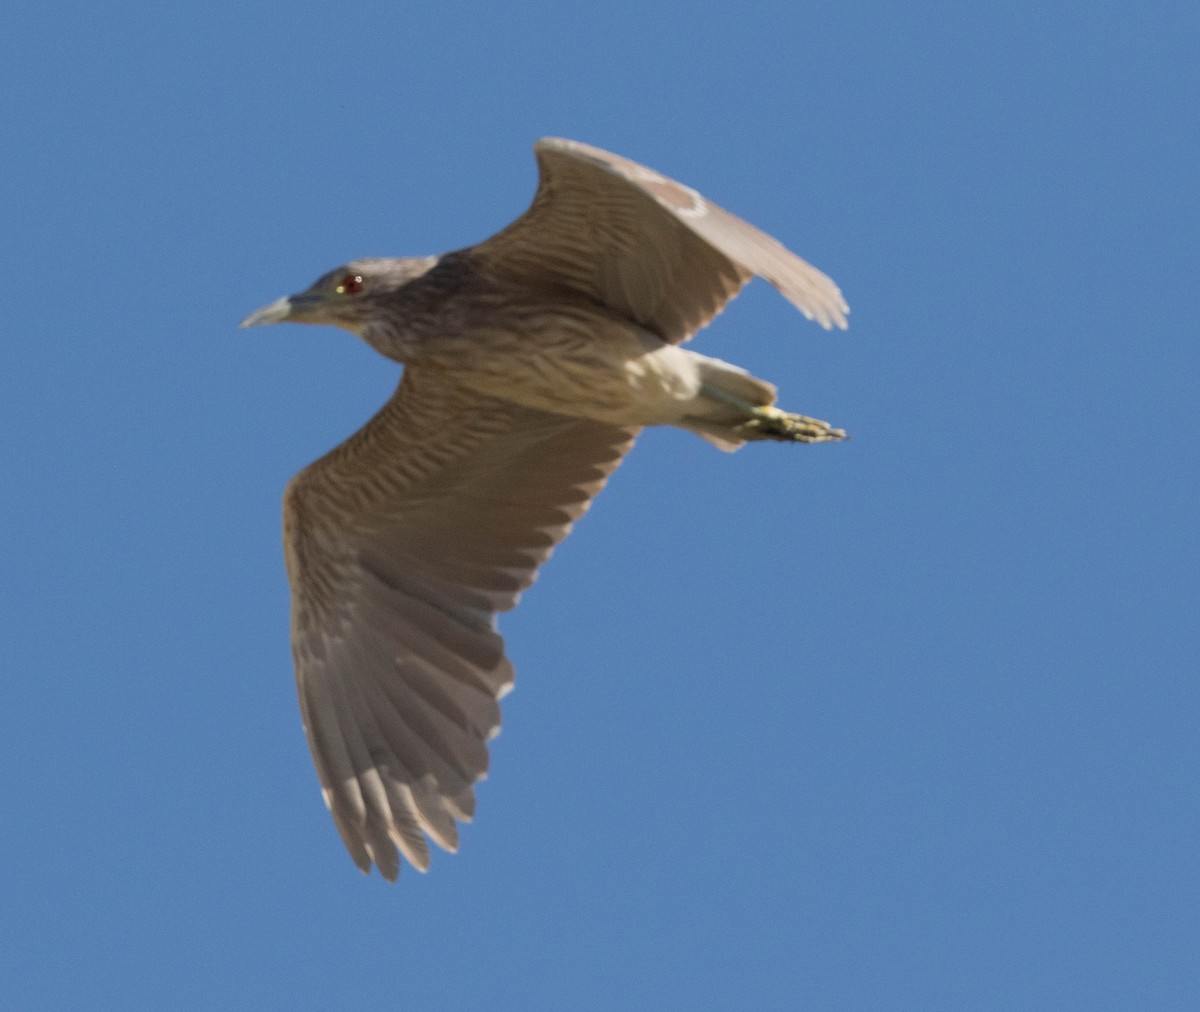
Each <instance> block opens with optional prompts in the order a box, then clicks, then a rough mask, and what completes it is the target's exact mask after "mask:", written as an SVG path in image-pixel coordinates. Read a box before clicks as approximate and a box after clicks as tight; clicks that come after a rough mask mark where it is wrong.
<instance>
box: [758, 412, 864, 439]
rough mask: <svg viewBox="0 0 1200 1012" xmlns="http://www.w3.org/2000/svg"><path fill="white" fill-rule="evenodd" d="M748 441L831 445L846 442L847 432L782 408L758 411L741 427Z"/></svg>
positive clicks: (817, 419)
mask: <svg viewBox="0 0 1200 1012" xmlns="http://www.w3.org/2000/svg"><path fill="white" fill-rule="evenodd" d="M738 430H739V432H740V433H742V434H744V437H745V438H746V439H778V440H784V441H789V442H794V443H831V442H836V441H837V440H839V439H845V438H846V430H845V429H835V428H834V427H833V426H832V425H830V424H829V423H828V422H823V421H821V420H820V419H819V418H809V417H808V416H807V415H794V414H792V413H791V412H790V411H781V410H780V409H779V408H755V410H754V417H753V418H751V419H750V420H749V421H747V422H744V423H743V424H742V425H740V426H738Z"/></svg>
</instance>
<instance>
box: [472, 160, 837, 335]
mask: <svg viewBox="0 0 1200 1012" xmlns="http://www.w3.org/2000/svg"><path fill="white" fill-rule="evenodd" d="M534 152H535V153H536V155H537V160H538V167H539V169H540V172H541V177H540V181H539V184H538V189H537V193H536V194H535V195H534V198H533V204H532V205H531V206H530V208H529V210H528V211H526V212H525V213H524V214H523V215H522V216H521V217H520V218H518V219H517V220H516V221H514V222H513V223H512V224H511V225H509V226H508V228H506V229H504V230H503V231H502V232H499V233H498V234H496V235H495V236H493V237H492V238H491V239H488V240H487V241H486V242H483V243H480V244H479V245H478V246H475V247H474V248H473V249H472V250H471V251H470V252H471V253H472V254H473V255H474V256H475V258H476V259H477V262H478V263H479V264H480V265H481V266H482V267H483V268H484V269H485V270H490V271H492V272H494V273H497V274H501V275H505V276H508V277H513V278H518V279H521V280H525V281H531V282H535V283H542V284H545V283H556V284H561V285H565V286H567V287H570V288H573V289H576V290H577V291H580V292H583V293H585V294H586V295H589V296H591V297H592V298H595V299H598V300H599V301H601V302H603V303H605V304H606V305H608V306H611V307H612V308H614V309H616V310H617V311H619V312H621V313H624V314H625V315H626V316H628V317H630V318H631V319H633V320H636V321H637V322H638V323H640V324H642V325H643V326H646V327H648V328H650V329H651V330H653V331H655V332H656V333H657V334H659V335H660V336H661V337H662V338H663V339H664V340H667V341H670V342H673V343H679V342H681V341H686V340H687V339H688V338H689V337H691V336H692V334H694V333H695V332H696V331H697V330H699V329H700V328H701V327H702V326H704V325H705V324H706V323H708V322H709V320H711V319H712V318H713V317H714V316H715V315H716V314H717V313H719V312H720V311H721V309H722V307H724V305H725V303H726V302H728V301H729V300H730V299H731V298H733V297H734V296H735V295H736V294H737V293H738V291H739V290H740V289H741V287H742V285H744V284H745V283H746V282H747V281H749V280H750V278H751V277H753V276H754V275H758V276H760V277H762V278H765V279H766V280H767V281H769V282H771V284H773V285H774V286H775V287H776V288H778V289H779V291H780V292H781V293H782V294H783V295H784V296H785V297H786V298H787V299H788V300H789V301H790V302H791V303H792V304H793V305H795V306H796V308H798V309H799V310H800V311H801V312H802V313H804V315H805V316H807V317H808V318H809V319H810V320H811V319H815V320H816V321H817V322H818V323H820V324H821V326H823V327H825V328H829V327H831V326H835V325H836V326H838V327H843V328H844V327H845V326H846V315H845V314H846V313H847V312H849V309H848V307H847V306H846V302H845V300H844V299H843V298H842V293H841V292H840V291H839V290H838V287H837V285H835V284H834V283H833V281H831V280H830V279H829V278H828V277H826V276H825V275H824V274H822V273H821V272H820V271H819V270H817V269H816V268H815V267H813V266H812V265H811V264H809V263H806V262H805V261H804V260H801V259H800V258H799V257H798V256H796V255H795V254H794V253H792V252H791V251H789V250H788V249H786V248H785V247H784V246H782V245H781V244H780V243H779V242H777V241H776V240H774V239H772V238H771V237H770V236H769V235H767V234H766V233H765V232H761V231H759V230H758V229H757V228H755V227H754V226H753V225H751V224H749V223H747V222H745V221H742V219H741V218H738V217H736V216H735V215H732V214H730V213H729V212H728V211H726V210H724V209H722V208H720V207H718V206H717V205H716V204H713V203H711V202H710V201H707V200H705V199H704V197H702V196H701V195H700V194H699V193H697V192H696V191H695V190H693V189H691V187H688V186H684V185H683V184H682V183H677V182H674V181H673V180H670V179H667V178H666V177H665V176H662V175H660V174H659V173H657V172H655V171H654V170H652V169H648V168H646V167H645V166H642V165H638V164H637V163H636V162H631V161H629V160H628V159H627V158H621V157H620V156H618V155H613V154H609V153H608V152H607V151H601V150H600V149H599V148H593V147H589V146H588V145H586V144H580V143H578V142H576V141H568V140H561V139H559V138H553V137H549V138H543V139H542V140H540V141H538V142H537V143H536V144H535V145H534Z"/></svg>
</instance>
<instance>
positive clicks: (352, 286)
mask: <svg viewBox="0 0 1200 1012" xmlns="http://www.w3.org/2000/svg"><path fill="white" fill-rule="evenodd" d="M362 290H363V279H362V275H361V274H347V275H346V276H345V277H344V278H342V280H341V281H339V282H338V286H337V292H338V295H357V294H358V293H359V292H361V291H362Z"/></svg>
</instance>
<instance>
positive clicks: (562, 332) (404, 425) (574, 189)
mask: <svg viewBox="0 0 1200 1012" xmlns="http://www.w3.org/2000/svg"><path fill="white" fill-rule="evenodd" d="M535 152H536V154H537V158H538V164H539V167H540V170H541V180H540V183H539V186H538V190H537V194H536V196H535V197H534V200H533V205H532V206H531V207H530V208H529V210H528V211H527V212H526V213H525V214H524V215H522V216H521V217H520V218H518V219H517V220H516V221H515V222H513V224H511V225H510V226H509V227H508V228H506V229H504V230H503V231H502V232H500V233H499V234H497V235H495V236H493V237H492V238H491V239H488V240H487V241H486V242H483V243H480V244H479V245H477V246H473V247H471V248H470V249H466V250H460V251H458V252H455V253H448V254H446V255H444V256H441V257H425V258H418V259H403V260H358V261H353V262H351V263H349V264H347V265H345V266H343V267H339V268H338V269H337V270H335V271H331V272H330V273H329V274H327V275H325V276H324V277H322V278H321V279H319V280H318V281H317V282H316V283H315V284H314V285H312V287H311V288H309V289H308V290H307V291H306V292H303V293H301V294H300V295H295V296H291V297H289V298H285V299H280V300H279V301H278V302H275V303H272V304H271V305H270V306H266V307H264V308H263V309H261V310H259V311H258V312H256V313H254V314H252V315H251V316H249V317H247V318H246V320H244V321H243V323H242V325H243V326H251V325H254V324H258V323H274V322H279V321H283V320H292V321H298V322H305V323H330V324H335V325H337V326H341V327H344V328H345V329H347V330H350V331H352V332H354V333H356V334H358V335H359V336H360V337H362V338H363V339H364V340H365V341H366V342H367V343H368V344H370V345H371V346H372V347H374V348H375V349H376V350H378V351H379V352H381V353H382V354H383V355H386V356H387V357H389V358H392V359H395V360H396V361H399V362H403V363H404V366H405V369H404V375H403V378H402V380H401V382H400V386H399V388H398V389H397V391H396V393H395V394H394V395H393V396H392V398H391V399H390V400H389V401H388V403H387V404H385V405H384V406H383V408H382V409H381V410H380V412H379V413H378V414H377V415H376V416H375V417H374V418H373V419H372V420H371V421H370V422H368V423H367V425H366V426H364V427H363V428H362V429H361V430H360V431H359V432H357V433H356V434H355V435H354V436H352V437H351V438H350V439H349V440H347V441H346V442H345V443H343V444H342V445H341V446H339V447H337V448H336V449H335V450H333V451H332V452H331V453H329V454H327V455H326V456H324V457H322V458H321V459H320V460H318V461H317V462H316V463H314V464H312V465H310V466H309V467H307V468H305V469H304V470H303V471H301V472H300V474H298V475H297V476H296V477H295V478H294V479H293V480H292V482H291V483H290V485H289V486H288V489H287V492H286V494H285V496H284V542H285V550H286V556H287V568H288V576H289V579H290V581H291V586H292V645H293V652H294V655H295V661H296V679H297V684H298V687H299V692H300V708H301V713H302V715H303V718H304V726H305V730H306V732H307V734H308V740H309V745H310V746H311V748H312V752H313V758H314V760H315V762H316V767H317V773H318V775H319V776H320V780H321V786H322V791H323V793H324V796H325V800H326V802H327V803H328V805H329V808H330V810H331V812H332V813H333V818H334V821H335V823H336V824H337V827H338V830H339V832H340V833H341V835H342V839H343V840H344V841H345V844H346V847H347V848H348V849H349V851H350V853H351V855H352V856H353V857H354V860H355V862H356V863H357V864H358V866H359V867H360V868H361V869H363V871H369V870H370V867H371V864H372V862H374V863H375V864H376V865H377V866H378V867H379V870H380V872H381V873H382V874H383V875H384V876H385V877H386V878H388V879H395V877H396V876H397V874H398V873H399V870H400V858H399V855H400V854H401V853H402V854H403V855H404V856H405V857H406V858H407V859H408V860H409V861H410V862H411V863H412V864H413V865H414V866H416V867H417V868H420V869H421V870H424V869H425V868H427V867H428V864H429V849H428V844H427V841H426V837H429V838H431V839H433V840H434V841H435V842H436V843H438V844H439V845H440V846H441V847H443V848H445V849H447V850H454V849H455V848H456V847H457V844H458V831H457V826H456V820H457V821H460V822H461V821H467V820H469V819H470V818H471V816H472V813H473V812H474V808H475V795H474V790H473V784H474V783H475V782H476V781H477V780H479V779H480V778H481V777H483V776H484V774H485V773H486V771H487V763H488V756H487V746H486V743H487V741H488V740H489V739H490V738H491V737H493V736H494V735H495V734H496V732H497V731H498V730H499V727H500V707H499V700H500V698H501V697H502V696H503V695H504V694H505V692H507V691H508V690H509V689H510V688H511V687H512V681H513V674H512V667H511V665H510V664H509V662H508V660H507V658H506V657H505V655H504V644H503V641H502V640H501V638H500V635H499V633H497V631H496V615H497V613H499V612H502V611H507V610H508V609H510V608H512V607H513V606H514V605H515V604H516V602H517V599H518V597H519V596H520V593H521V591H523V590H524V589H525V588H526V587H528V586H529V585H530V584H531V583H533V580H534V578H535V576H536V574H537V570H538V567H539V566H540V565H541V564H542V563H543V562H545V561H546V559H547V558H548V557H549V555H550V553H551V552H552V551H553V549H554V546H555V545H557V544H558V543H559V542H560V541H561V540H562V539H563V538H564V537H566V535H567V533H568V532H569V531H570V529H571V525H572V524H573V523H574V522H575V521H576V520H577V519H579V517H580V516H581V515H582V514H583V513H584V512H585V511H586V510H587V508H588V506H589V504H590V503H591V500H592V498H593V497H594V496H595V495H596V494H597V493H598V492H599V491H600V489H601V488H602V487H603V486H604V483H605V481H606V480H607V478H608V476H609V474H611V473H612V471H613V470H614V469H615V468H616V466H617V465H618V464H619V463H620V461H621V458H622V457H623V456H624V455H625V453H626V452H627V451H628V450H629V448H630V447H631V446H632V445H633V441H634V439H635V438H636V437H637V434H638V432H639V431H640V429H641V428H642V427H643V426H645V425H659V424H665V425H677V426H680V427H682V428H687V429H691V430H693V431H695V432H696V433H698V434H699V435H701V436H703V437H704V438H705V439H707V440H709V441H710V442H712V443H714V444H716V445H717V446H719V447H721V448H722V449H726V450H733V449H737V448H738V447H739V446H741V445H742V444H743V443H744V442H745V441H747V440H757V439H776V440H784V441H792V442H822V441H828V440H834V439H840V438H841V437H842V436H843V435H844V433H842V432H841V430H839V429H832V428H830V427H829V426H828V425H827V424H826V423H824V422H820V421H817V420H815V419H811V418H805V417H804V416H802V415H793V414H789V413H786V412H783V411H780V410H778V409H777V408H774V407H772V405H773V404H774V402H775V388H774V387H773V386H772V385H771V384H769V383H766V382H765V381H763V380H759V379H756V378H754V377H752V376H750V375H749V374H748V373H746V372H745V371H743V370H741V369H738V368H737V367H736V366H732V365H729V364H728V363H725V362H721V361H719V360H717V359H712V358H708V357H706V356H702V355H698V354H696V353H694V352H690V351H686V350H684V349H683V348H681V347H679V345H680V344H682V343H683V342H684V341H686V340H687V339H688V338H690V337H691V336H692V334H694V333H695V332H696V331H697V330H698V329H699V328H700V327H702V326H704V325H705V324H706V323H708V321H709V320H711V319H712V317H713V316H715V315H716V314H717V313H718V312H720V310H721V308H722V307H723V306H724V305H725V303H726V302H728V301H729V299H731V298H733V296H734V295H736V294H737V292H738V291H739V290H740V288H741V287H742V285H744V284H745V283H746V282H747V281H749V280H750V278H751V277H752V276H754V275H758V276H760V277H763V278H766V279H767V280H768V281H770V282H771V283H772V284H773V285H775V287H776V288H778V289H779V290H780V292H781V293H782V294H783V295H784V296H786V297H787V298H788V299H789V300H790V301H791V302H792V303H793V304H794V305H795V306H797V307H798V308H799V309H800V310H801V311H802V312H803V313H804V314H805V315H806V316H808V317H809V318H810V319H814V318H815V319H816V320H817V321H818V322H819V323H820V324H821V325H822V326H824V327H826V328H828V327H830V326H833V325H836V326H839V327H845V325H846V319H845V313H846V312H847V311H848V310H847V307H846V304H845V302H844V301H843V300H842V297H841V293H840V292H839V291H838V289H837V287H836V286H835V285H834V284H833V282H832V281H830V279H829V278H827V277H826V276H825V275H824V274H822V273H820V272H819V271H817V270H816V269H815V268H813V267H811V266H810V265H809V264H807V263H805V262H804V261H803V260H801V259H799V258H798V257H796V256H794V255H793V254H792V253H790V252H788V251H787V250H786V249H784V247H783V246H781V245H779V243H777V242H776V241H775V240H774V239H771V238H770V237H769V236H767V235H765V234H764V233H762V232H760V231H758V230H757V229H755V228H754V227H753V226H751V225H748V224H747V223H746V222H743V221H742V220H740V219H739V218H736V217H734V216H733V215H731V214H729V213H728V212H727V211H724V210H722V209H721V208H719V207H717V206H715V205H713V204H711V203H708V202H707V201H705V200H704V198H702V197H701V196H700V195H699V194H698V193H696V192H695V191H694V190H691V189H690V188H688V187H685V186H682V185H681V184H679V183H675V182H673V181H671V180H669V179H666V178H664V177H663V176H660V175H659V174H658V173H656V172H652V171H651V170H649V169H646V168H644V167H642V166H640V165H637V164H635V163H634V162H630V161H628V160H626V159H623V158H619V157H617V156H616V155H611V154H608V153H607V152H604V151H600V150H598V149H596V148H591V147H588V146H586V145H583V144H578V143H575V142H573V141H566V140H558V139H544V140H541V141H539V142H538V143H537V144H536V145H535Z"/></svg>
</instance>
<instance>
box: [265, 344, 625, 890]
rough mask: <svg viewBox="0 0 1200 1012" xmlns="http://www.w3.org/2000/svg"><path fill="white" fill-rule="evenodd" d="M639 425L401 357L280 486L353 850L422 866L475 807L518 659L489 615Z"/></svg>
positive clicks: (305, 646) (293, 572) (304, 706)
mask: <svg viewBox="0 0 1200 1012" xmlns="http://www.w3.org/2000/svg"><path fill="white" fill-rule="evenodd" d="M636 435H637V430H636V429H622V428H617V427H614V426H610V425H605V424H602V423H598V422H590V421H584V420H578V419H570V418H566V417H563V416H559V415H551V414H545V413H542V412H537V411H533V410H530V409H526V408H521V407H518V406H516V405H513V404H508V403H506V402H503V401H498V400H489V399H486V398H480V397H479V396H478V395H475V394H470V393H467V392H464V391H461V390H459V389H457V388H455V387H454V386H453V384H452V383H451V382H450V381H449V380H447V379H444V378H443V377H442V376H441V375H439V374H430V375H423V374H422V373H421V372H420V370H419V369H413V368H411V367H410V368H409V369H407V370H406V372H405V375H404V379H403V380H402V382H401V384H400V387H399V389H398V390H397V392H396V394H395V395H394V396H393V397H392V399H391V400H390V401H389V402H388V403H387V404H386V405H385V406H384V408H383V409H382V410H381V411H380V412H379V414H377V415H376V416H375V417H374V418H373V419H372V420H371V421H370V422H368V423H367V425H366V426H364V427H363V428H362V429H361V430H360V431H359V432H358V433H356V434H355V435H354V436H353V437H352V438H351V439H349V440H348V441H347V442H345V443H343V444H342V445H341V446H339V447H338V448H337V449H336V450H334V451H333V452H332V453H330V454H328V455H327V456H325V457H323V458H322V459H320V460H318V461H317V462H316V463H314V464H312V465H311V466H310V467H308V468H306V469H305V470H304V471H302V472H301V473H300V474H298V475H297V476H296V477H295V478H294V479H293V480H292V482H291V484H290V485H289V486H288V490H287V493H286V495H285V498H284V542H285V549H286V553H287V565H288V576H289V579H290V581H291V585H292V646H293V651H294V654H295V660H296V680H297V685H298V688H299V692H300V708H301V713H302V716H303V718H304V727H305V730H306V732H307V734H308V741H309V746H310V747H311V749H312V753H313V759H314V760H315V762H316V766H317V773H318V775H319V777H320V780H321V787H322V792H323V794H324V796H325V800H326V803H327V804H328V805H329V808H330V811H331V812H332V813H333V818H334V821H335V822H336V823H337V827H338V830H339V832H340V833H341V835H342V839H343V840H344V841H345V844H346V847H347V848H348V849H349V851H350V853H351V855H352V856H353V858H354V860H355V862H356V863H357V864H358V866H359V867H360V868H361V869H362V870H363V871H369V870H370V867H371V862H372V861H374V863H375V864H376V865H378V867H379V870H380V872H381V873H382V874H383V875H384V877H385V878H388V879H395V878H396V876H397V874H398V873H399V870H400V860H399V855H398V853H397V848H399V851H400V852H402V853H403V854H404V856H405V857H406V858H407V859H408V860H409V861H410V862H411V863H412V864H413V865H415V866H416V867H417V868H420V869H421V870H425V868H427V867H428V865H429V848H428V845H427V843H426V839H425V837H426V835H428V836H429V837H431V838H432V839H433V840H434V841H436V842H437V843H438V844H439V845H440V846H442V847H444V848H446V849H447V850H454V849H456V847H457V844H458V830H457V826H456V825H455V820H456V819H457V820H460V821H467V820H469V819H470V818H471V815H472V813H473V811H474V806H475V796H474V791H473V789H472V785H473V784H474V783H475V781H477V780H479V779H480V778H481V777H483V776H484V774H485V773H486V771H487V765H488V755H487V747H486V742H487V741H488V739H490V738H491V737H493V736H494V735H495V734H496V733H497V732H498V730H499V727H500V707H499V699H500V698H501V697H502V696H503V695H504V693H505V692H507V691H508V689H510V688H511V687H512V680H513V675H512V667H511V665H510V664H509V662H508V660H507V658H506V657H505V656H504V644H503V641H502V639H501V637H500V635H499V633H498V632H497V631H496V625H495V615H496V613H497V612H500V611H505V610H507V609H509V608H512V607H513V606H514V605H515V604H516V602H517V599H518V597H519V595H520V593H521V591H522V590H524V589H525V588H526V587H528V586H529V585H530V584H531V583H532V582H533V581H534V579H535V577H536V574H537V569H538V567H539V566H540V565H541V564H542V563H543V562H545V561H546V559H547V558H549V556H550V553H551V552H552V551H553V549H554V546H555V545H557V544H558V542H560V541H561V540H562V539H563V538H564V537H566V535H567V533H568V532H569V531H570V529H571V525H572V524H573V523H574V522H575V521H576V520H577V519H579V517H580V516H581V515H582V514H583V513H584V512H585V511H586V510H587V508H588V506H589V504H590V503H591V500H592V498H593V497H594V496H595V495H596V493H598V492H599V491H600V489H601V488H602V487H603V486H604V483H605V481H606V480H607V478H608V476H609V474H611V473H612V471H613V470H614V468H616V466H617V464H619V463H620V461H621V458H622V457H623V456H624V454H625V453H626V452H627V451H628V450H629V448H630V447H631V446H632V445H633V440H634V438H635V437H636Z"/></svg>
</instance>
